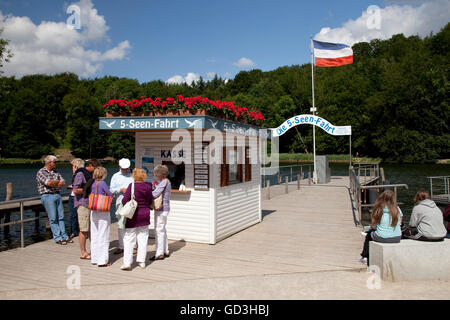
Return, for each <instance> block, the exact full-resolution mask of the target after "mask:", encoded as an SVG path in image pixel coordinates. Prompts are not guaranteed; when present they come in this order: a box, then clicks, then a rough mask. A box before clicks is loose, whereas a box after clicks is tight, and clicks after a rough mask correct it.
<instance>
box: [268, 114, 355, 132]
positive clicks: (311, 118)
mask: <svg viewBox="0 0 450 320" xmlns="http://www.w3.org/2000/svg"><path fill="white" fill-rule="evenodd" d="M301 124H312V125H315V126H317V127H319V128H322V129H323V130H325V131H326V132H327V133H328V134H331V135H334V136H350V135H351V134H352V127H351V126H334V125H332V124H331V123H329V122H328V121H327V120H325V119H323V118H321V117H318V116H315V115H312V114H302V115H298V116H295V117H292V118H290V119H288V120H286V121H285V122H283V124H282V125H281V126H279V127H278V128H272V129H271V130H272V137H279V136H281V135H283V134H285V133H286V131H288V130H289V129H291V128H293V127H295V126H298V125H301Z"/></svg>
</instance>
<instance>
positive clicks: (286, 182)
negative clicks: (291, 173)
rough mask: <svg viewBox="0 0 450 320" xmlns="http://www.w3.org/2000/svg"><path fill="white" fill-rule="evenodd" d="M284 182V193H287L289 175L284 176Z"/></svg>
mask: <svg viewBox="0 0 450 320" xmlns="http://www.w3.org/2000/svg"><path fill="white" fill-rule="evenodd" d="M284 183H285V185H286V194H288V193H289V177H288V176H286V177H284Z"/></svg>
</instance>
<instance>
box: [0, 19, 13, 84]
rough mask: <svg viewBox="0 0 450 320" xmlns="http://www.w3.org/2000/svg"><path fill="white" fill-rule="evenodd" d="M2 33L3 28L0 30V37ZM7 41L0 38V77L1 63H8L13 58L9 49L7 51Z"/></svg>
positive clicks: (0, 71) (0, 72) (1, 72)
mask: <svg viewBox="0 0 450 320" xmlns="http://www.w3.org/2000/svg"><path fill="white" fill-rule="evenodd" d="M2 33H3V28H0V36H1V34H2ZM8 45H9V40H5V39H2V38H0V75H1V74H3V73H4V72H3V71H2V70H1V68H3V62H9V59H11V58H12V57H13V54H12V52H11V49H8V48H7V46H8Z"/></svg>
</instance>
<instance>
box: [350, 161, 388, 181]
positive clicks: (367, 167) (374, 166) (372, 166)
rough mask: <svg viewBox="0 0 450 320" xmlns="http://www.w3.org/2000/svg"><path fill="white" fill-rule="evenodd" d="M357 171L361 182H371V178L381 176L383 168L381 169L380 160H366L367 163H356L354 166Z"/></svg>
mask: <svg viewBox="0 0 450 320" xmlns="http://www.w3.org/2000/svg"><path fill="white" fill-rule="evenodd" d="M353 168H354V170H355V172H357V176H358V177H359V181H360V182H361V183H363V184H364V183H367V182H370V179H373V178H376V177H380V176H381V172H380V171H382V170H380V164H379V162H373V163H370V162H365V163H355V164H354V166H353Z"/></svg>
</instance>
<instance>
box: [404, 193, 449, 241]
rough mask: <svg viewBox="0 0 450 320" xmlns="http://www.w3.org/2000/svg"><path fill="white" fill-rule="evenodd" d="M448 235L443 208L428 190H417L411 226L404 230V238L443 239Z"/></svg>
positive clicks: (410, 221)
mask: <svg viewBox="0 0 450 320" xmlns="http://www.w3.org/2000/svg"><path fill="white" fill-rule="evenodd" d="M446 235H447V230H445V226H444V221H443V216H442V211H441V209H439V207H438V206H437V205H436V203H435V202H434V201H433V200H431V199H430V194H429V193H428V191H425V190H421V191H419V192H417V193H416V195H415V197H414V208H413V210H412V213H411V219H410V220H409V227H408V228H407V229H406V230H404V231H403V238H407V239H413V240H421V241H442V240H444V238H445V236H446Z"/></svg>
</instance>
